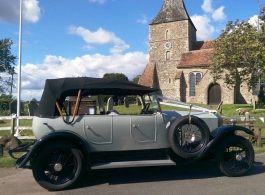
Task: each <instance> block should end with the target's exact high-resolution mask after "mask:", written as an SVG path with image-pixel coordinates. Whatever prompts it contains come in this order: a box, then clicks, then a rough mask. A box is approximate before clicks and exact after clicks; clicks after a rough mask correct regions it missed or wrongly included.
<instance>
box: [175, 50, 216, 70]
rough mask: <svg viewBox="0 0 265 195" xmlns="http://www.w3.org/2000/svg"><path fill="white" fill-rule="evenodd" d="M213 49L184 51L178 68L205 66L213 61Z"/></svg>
mask: <svg viewBox="0 0 265 195" xmlns="http://www.w3.org/2000/svg"><path fill="white" fill-rule="evenodd" d="M212 54H213V49H202V50H194V51H189V52H186V53H183V54H182V55H181V58H180V62H179V64H178V66H177V67H178V68H190V67H203V66H206V67H207V66H208V65H209V64H210V63H211V62H212Z"/></svg>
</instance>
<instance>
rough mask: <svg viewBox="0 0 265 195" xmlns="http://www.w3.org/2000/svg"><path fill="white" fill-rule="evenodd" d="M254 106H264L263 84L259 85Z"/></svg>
mask: <svg viewBox="0 0 265 195" xmlns="http://www.w3.org/2000/svg"><path fill="white" fill-rule="evenodd" d="M256 108H265V94H264V89H263V86H261V87H260V90H259V94H258V102H257V105H256Z"/></svg>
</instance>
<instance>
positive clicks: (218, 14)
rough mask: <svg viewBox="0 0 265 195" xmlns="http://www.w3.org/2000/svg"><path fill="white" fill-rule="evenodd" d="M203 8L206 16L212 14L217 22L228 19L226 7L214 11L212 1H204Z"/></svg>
mask: <svg viewBox="0 0 265 195" xmlns="http://www.w3.org/2000/svg"><path fill="white" fill-rule="evenodd" d="M201 8H202V10H203V11H204V12H205V13H206V14H210V15H211V17H212V18H213V19H214V20H215V21H222V20H226V18H227V16H226V14H225V13H224V9H225V7H224V6H221V7H219V8H217V9H214V8H213V7H212V0H204V1H203V4H202V6H201Z"/></svg>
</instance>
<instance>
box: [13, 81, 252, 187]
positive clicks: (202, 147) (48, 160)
mask: <svg viewBox="0 0 265 195" xmlns="http://www.w3.org/2000/svg"><path fill="white" fill-rule="evenodd" d="M115 97H118V98H119V99H121V97H123V98H124V99H123V98H122V101H124V104H125V106H126V107H128V106H129V105H128V100H127V99H126V98H128V97H130V98H132V97H134V98H137V99H138V100H139V101H140V102H141V111H139V113H137V114H123V113H119V112H118V111H117V110H115V109H114V108H117V107H115V106H113V98H115ZM84 99H92V100H93V99H94V100H97V101H94V103H93V101H92V103H91V102H90V103H89V104H88V105H86V106H85V109H84V105H83V103H82V102H83V101H82V100H84ZM104 100H105V101H104ZM69 102H70V103H71V104H70V103H69ZM162 104H167V105H170V106H176V105H177V106H179V107H180V108H179V111H176V110H171V111H169V110H168V111H164V110H162V108H161V105H162ZM82 106H83V107H82ZM81 107H82V109H81ZM182 107H186V108H187V109H186V111H183V108H182ZM106 108H107V109H106ZM81 110H82V112H81ZM181 110H182V111H181ZM32 127H33V133H34V135H35V137H36V142H35V143H34V144H32V145H31V146H30V148H29V149H28V152H27V153H26V154H24V155H23V156H21V157H20V158H19V159H18V160H17V164H16V167H17V168H31V169H32V171H33V175H34V178H35V180H36V181H37V182H38V183H39V184H40V185H41V186H42V187H44V188H46V189H48V190H63V189H66V188H69V187H72V186H73V185H74V184H76V183H77V181H78V180H79V179H80V178H81V177H82V175H83V173H87V171H91V170H93V169H109V168H125V167H138V166H165V165H184V164H191V163H195V162H197V161H199V160H201V159H207V158H212V159H213V158H214V159H216V162H217V165H218V167H219V168H220V170H221V171H222V172H223V173H224V174H225V175H227V176H240V175H243V174H245V173H246V172H247V171H248V170H249V169H250V168H251V166H252V164H253V161H254V151H253V148H252V145H251V144H250V142H249V141H248V140H247V139H245V138H243V137H242V136H238V135H236V132H237V131H242V132H245V133H246V134H250V135H253V132H252V131H251V130H250V129H248V128H245V127H241V126H236V125H235V124H233V125H223V120H222V117H221V116H220V115H218V114H217V113H216V112H215V111H211V110H207V109H205V108H201V107H198V106H194V105H190V104H186V103H182V102H178V101H175V100H171V99H167V98H164V97H162V96H160V95H159V91H158V90H157V89H153V88H149V87H146V86H142V85H138V84H135V83H132V82H129V81H123V80H114V79H103V78H89V77H79V78H60V79H48V80H46V84H45V88H44V91H43V94H42V97H41V100H40V103H39V106H38V108H37V111H36V112H35V116H34V119H33V126H32ZM28 146H29V145H28ZM28 146H27V147H28ZM17 151H21V147H19V148H17V149H14V150H12V151H11V152H10V153H11V155H12V153H14V152H17Z"/></svg>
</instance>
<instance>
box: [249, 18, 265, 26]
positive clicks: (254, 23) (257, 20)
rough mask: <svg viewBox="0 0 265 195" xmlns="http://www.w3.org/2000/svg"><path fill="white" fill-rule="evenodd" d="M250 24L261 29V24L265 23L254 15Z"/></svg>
mask: <svg viewBox="0 0 265 195" xmlns="http://www.w3.org/2000/svg"><path fill="white" fill-rule="evenodd" d="M248 23H249V24H251V25H252V26H255V27H258V26H259V27H260V25H261V23H263V21H262V20H260V19H259V16H258V15H254V16H252V17H251V18H249V20H248Z"/></svg>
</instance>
